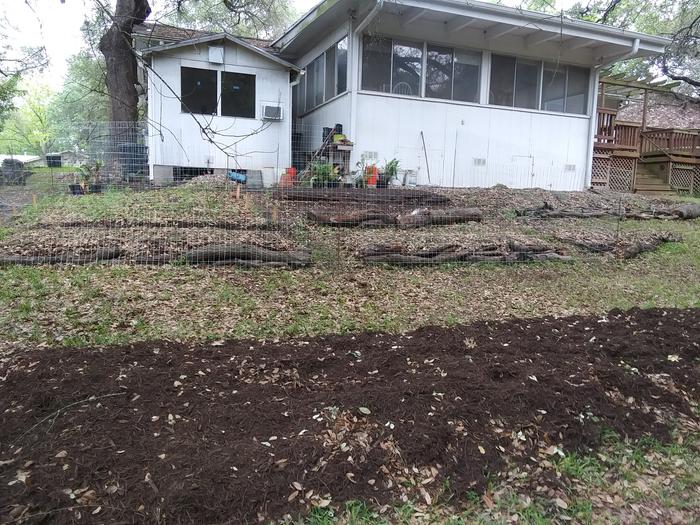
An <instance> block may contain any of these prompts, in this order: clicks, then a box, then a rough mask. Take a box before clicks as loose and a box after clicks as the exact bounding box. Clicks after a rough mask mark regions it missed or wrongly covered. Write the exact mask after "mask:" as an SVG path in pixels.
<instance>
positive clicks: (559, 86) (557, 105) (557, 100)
mask: <svg viewBox="0 0 700 525" xmlns="http://www.w3.org/2000/svg"><path fill="white" fill-rule="evenodd" d="M565 96H566V66H560V65H558V64H552V63H546V64H545V65H544V72H543V73H542V105H541V108H542V109H544V110H547V111H564V97H565Z"/></svg>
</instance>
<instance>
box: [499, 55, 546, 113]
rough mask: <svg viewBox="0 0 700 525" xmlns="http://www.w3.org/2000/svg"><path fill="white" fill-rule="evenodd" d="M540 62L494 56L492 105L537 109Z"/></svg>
mask: <svg viewBox="0 0 700 525" xmlns="http://www.w3.org/2000/svg"><path fill="white" fill-rule="evenodd" d="M539 80H540V62H537V61H534V60H523V59H521V58H515V57H506V56H501V55H493V56H492V57H491V94H490V97H489V103H490V104H496V105H499V106H515V107H516V108H529V109H537V103H538V100H537V99H538V96H539V90H540V88H539Z"/></svg>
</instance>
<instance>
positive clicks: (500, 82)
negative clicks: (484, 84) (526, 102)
mask: <svg viewBox="0 0 700 525" xmlns="http://www.w3.org/2000/svg"><path fill="white" fill-rule="evenodd" d="M514 92H515V57H504V56H501V55H492V56H491V93H490V95H489V104H496V105H498V106H512V105H513V94H514Z"/></svg>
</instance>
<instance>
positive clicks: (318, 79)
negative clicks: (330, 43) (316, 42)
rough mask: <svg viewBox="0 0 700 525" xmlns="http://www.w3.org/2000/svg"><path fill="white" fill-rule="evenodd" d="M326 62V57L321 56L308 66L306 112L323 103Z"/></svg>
mask: <svg viewBox="0 0 700 525" xmlns="http://www.w3.org/2000/svg"><path fill="white" fill-rule="evenodd" d="M324 60H325V58H324V55H321V56H319V57H317V58H316V59H315V60H314V61H313V62H311V63H310V64H309V65H308V66H306V111H310V110H312V109H313V108H315V107H316V106H318V105H320V104H322V103H323V63H324Z"/></svg>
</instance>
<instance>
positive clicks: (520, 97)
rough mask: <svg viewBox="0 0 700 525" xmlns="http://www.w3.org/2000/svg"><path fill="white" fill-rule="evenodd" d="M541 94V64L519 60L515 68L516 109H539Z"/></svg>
mask: <svg viewBox="0 0 700 525" xmlns="http://www.w3.org/2000/svg"><path fill="white" fill-rule="evenodd" d="M539 93H540V62H536V61H534V60H522V59H520V58H518V59H517V64H516V66H515V107H516V108H528V109H537V104H538V102H539V101H538V100H537V98H538V96H539Z"/></svg>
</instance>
